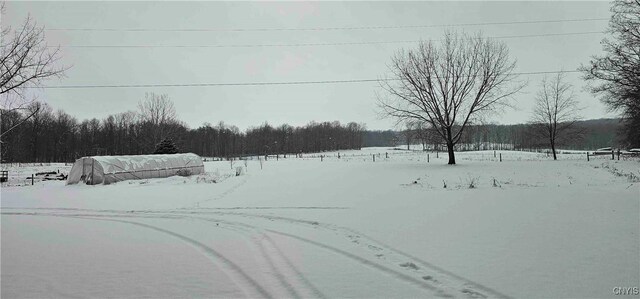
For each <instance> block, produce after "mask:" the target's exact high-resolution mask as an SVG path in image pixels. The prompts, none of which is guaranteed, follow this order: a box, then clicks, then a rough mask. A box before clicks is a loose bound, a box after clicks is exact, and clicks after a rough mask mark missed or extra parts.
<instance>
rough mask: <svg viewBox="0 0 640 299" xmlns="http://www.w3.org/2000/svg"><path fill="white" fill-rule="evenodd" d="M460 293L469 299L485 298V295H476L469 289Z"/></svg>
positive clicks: (476, 293)
mask: <svg viewBox="0 0 640 299" xmlns="http://www.w3.org/2000/svg"><path fill="white" fill-rule="evenodd" d="M461 291H462V293H464V294H467V296H469V297H470V298H487V296H486V295H484V294H482V293H478V292H476V291H474V290H471V289H462V290H461Z"/></svg>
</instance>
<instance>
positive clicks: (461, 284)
mask: <svg viewBox="0 0 640 299" xmlns="http://www.w3.org/2000/svg"><path fill="white" fill-rule="evenodd" d="M45 209H46V208H45ZM65 210H67V209H65ZM100 212H103V211H100ZM106 212H107V213H115V214H116V215H112V216H109V215H91V214H80V215H75V216H88V217H92V216H96V217H113V216H115V217H131V218H136V217H140V218H143V217H147V218H153V217H155V218H171V219H179V218H192V219H200V220H204V221H214V222H220V223H225V224H227V225H232V226H240V227H243V228H244V229H249V230H253V231H256V232H258V233H260V234H263V235H266V234H264V233H262V232H261V229H260V228H258V227H255V226H251V225H248V224H245V223H242V222H236V221H227V220H220V219H212V218H202V217H194V216H190V215H222V216H225V215H226V216H240V217H248V218H262V219H267V220H280V221H286V222H289V223H294V224H300V225H304V226H311V227H314V228H323V229H326V230H330V231H333V232H335V233H337V234H341V235H343V236H345V237H347V238H349V239H351V241H352V242H353V243H356V244H358V245H361V246H362V247H364V248H365V249H367V250H370V251H374V253H377V252H378V250H382V249H385V250H387V251H389V253H391V254H392V255H393V254H395V255H397V256H400V257H404V262H406V259H410V260H413V261H415V262H416V263H418V264H420V265H421V266H423V267H425V268H427V269H429V270H431V271H433V272H436V275H427V276H422V279H423V280H424V281H420V280H419V279H416V278H414V277H412V276H410V277H411V279H412V281H414V282H415V280H417V281H418V282H420V283H426V282H430V283H433V284H438V285H441V286H444V287H447V288H448V289H450V290H453V288H451V287H452V285H451V284H454V285H458V289H457V290H456V291H457V292H458V293H459V294H460V295H461V296H465V297H472V298H475V297H478V296H480V297H487V295H486V294H483V293H482V292H484V293H488V294H491V297H496V298H509V297H508V296H506V295H504V294H501V293H499V292H497V291H495V290H493V289H491V288H488V287H485V286H483V285H481V284H478V283H476V282H473V281H470V280H468V279H466V278H463V277H461V276H459V275H456V274H454V273H452V272H449V271H447V270H444V269H442V268H440V267H437V266H435V265H433V264H431V263H429V262H427V261H424V260H422V259H419V258H417V257H415V256H412V255H410V254H408V253H405V252H403V251H401V250H399V249H396V248H393V247H391V246H389V245H387V244H385V243H383V242H380V241H377V240H375V239H373V238H371V237H369V236H367V235H365V234H363V233H361V232H359V231H356V230H353V229H350V228H345V227H340V226H336V225H333V224H326V223H319V222H317V221H309V220H304V219H296V218H289V217H282V216H275V215H260V214H248V213H240V212H223V211H210V212H200V211H199V210H195V211H189V210H184V209H183V210H167V211H158V210H156V211H112V210H109V211H106ZM2 214H6V213H4V212H3V213H2ZM132 214H138V215H132ZM139 214H149V215H148V216H143V215H139ZM152 215H156V216H160V217H156V216H152ZM188 215H189V216H188ZM271 232H274V233H278V232H277V231H271ZM279 233H282V234H287V233H283V232H279ZM287 235H290V236H295V237H298V238H300V240H301V241H302V239H305V238H303V237H300V236H296V235H291V234H287ZM359 238H362V239H365V241H367V243H368V244H364V243H363V242H360V239H359ZM305 240H307V239H305ZM308 241H311V240H308ZM311 242H315V243H317V244H321V243H319V242H316V241H311ZM308 244H309V243H308ZM374 244H375V245H374ZM274 245H275V244H274ZM314 245H316V244H314ZM323 245H324V246H326V247H332V246H330V245H327V244H323ZM320 247H321V248H324V249H327V248H326V247H322V246H320ZM332 248H333V249H336V250H338V251H342V252H345V253H347V254H350V255H352V256H355V257H357V256H356V255H353V254H351V253H348V252H346V251H343V250H341V249H338V248H335V247H332ZM333 252H334V253H335V252H336V251H333ZM375 256H376V257H380V256H379V255H377V254H376V255H375ZM363 260H365V261H367V263H364V264H365V265H369V263H373V262H371V261H369V260H366V259H363ZM396 262H397V261H396ZM405 264H408V265H410V264H413V263H411V262H406V263H405ZM396 265H398V263H396ZM378 266H380V267H382V268H386V269H389V268H387V267H384V266H381V265H378ZM400 266H401V267H403V268H404V269H403V270H418V268H414V267H406V266H403V265H400ZM374 268H375V267H374ZM294 271H296V272H298V273H299V271H297V270H296V269H295V268H294ZM391 271H395V270H391ZM398 273H399V272H398ZM401 274H402V273H401ZM430 274H431V273H430ZM402 275H407V274H402ZM433 276H436V277H433ZM298 277H299V278H300V279H301V281H304V280H306V278H304V276H303V275H302V274H301V273H300V275H298ZM425 277H426V278H425ZM436 278H437V279H436ZM456 281H457V283H456ZM281 283H282V281H281ZM443 283H445V284H444V285H443ZM285 284H288V282H285ZM289 285H290V284H289ZM427 285H429V284H427ZM307 287H309V288H310V289H311V290H313V289H315V290H317V288H315V287H314V286H313V285H311V284H307ZM434 288H435V287H434ZM438 289H439V290H440V291H442V289H441V288H438ZM477 290H481V291H482V292H479V291H477ZM314 293H315V292H314ZM447 295H448V294H447Z"/></svg>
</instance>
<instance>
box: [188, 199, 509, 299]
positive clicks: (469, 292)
mask: <svg viewBox="0 0 640 299" xmlns="http://www.w3.org/2000/svg"><path fill="white" fill-rule="evenodd" d="M196 213H200V212H196ZM204 213H206V212H204ZM210 213H211V214H218V215H236V216H243V217H255V218H264V219H268V220H281V221H288V222H290V223H297V224H303V225H311V226H313V227H320V228H323V229H328V230H331V231H334V232H337V233H341V234H343V235H345V236H346V237H347V238H351V237H352V236H353V235H356V236H361V237H363V238H365V239H367V241H368V243H373V244H366V245H367V246H366V247H365V248H367V249H369V250H376V248H384V249H386V250H388V251H389V252H391V253H395V254H396V255H399V256H404V257H405V258H406V259H411V260H414V261H416V262H418V263H419V264H421V265H422V266H423V267H425V268H428V269H430V270H432V271H434V272H436V273H438V274H439V276H444V277H446V278H448V279H445V280H449V281H451V280H453V281H458V284H459V285H460V288H459V290H458V291H459V292H461V293H462V294H464V295H466V296H470V297H476V296H484V297H487V296H486V294H483V293H481V292H478V291H476V290H481V291H482V292H484V293H489V294H491V295H492V297H495V298H510V297H509V296H507V295H505V294H502V293H500V292H498V291H496V290H494V289H492V288H489V287H486V286H484V285H481V284H479V283H476V282H474V281H471V280H469V279H467V278H464V277H462V276H459V275H457V274H455V273H452V272H450V271H448V270H445V269H443V268H441V267H438V266H436V265H434V264H432V263H430V262H427V261H425V260H422V259H420V258H417V257H415V256H413V255H410V254H408V253H405V252H403V251H401V250H399V249H396V248H394V247H391V246H389V245H387V244H385V243H383V242H380V241H377V240H376V239H374V238H371V237H369V236H367V235H366V234H363V233H361V232H359V231H356V230H354V229H351V228H345V227H340V226H336V225H332V224H325V223H319V222H317V221H310V220H304V219H296V218H289V217H283V216H275V215H260V214H248V213H241V212H222V211H217V212H210ZM354 243H358V242H354ZM358 244H359V243H358ZM363 246H364V244H363ZM425 280H428V279H425ZM429 280H430V279H429Z"/></svg>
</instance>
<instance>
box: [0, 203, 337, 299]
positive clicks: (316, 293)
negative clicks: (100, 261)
mask: <svg viewBox="0 0 640 299" xmlns="http://www.w3.org/2000/svg"><path fill="white" fill-rule="evenodd" d="M35 210H62V211H64V212H78V211H80V212H84V211H91V210H88V209H67V208H55V209H47V208H35ZM94 212H95V210H94ZM99 212H105V211H104V210H101V211H99ZM106 212H107V213H110V214H107V215H104V214H102V215H100V214H77V213H76V214H59V213H37V212H2V215H18V216H51V217H66V218H76V219H90V220H103V221H114V222H123V223H128V224H134V225H139V226H144V227H146V228H150V227H149V225H147V224H142V223H137V222H131V221H125V220H117V219H113V218H136V219H173V220H180V219H194V220H201V221H206V222H207V223H209V224H213V223H215V224H216V227H220V226H219V225H217V224H218V223H222V224H226V225H228V226H229V227H225V226H221V227H220V228H222V229H227V230H231V231H234V232H237V233H241V234H245V235H246V234H247V233H258V234H260V236H261V237H262V238H263V239H264V240H267V242H269V243H271V246H272V247H273V249H272V250H275V251H276V254H277V256H278V258H279V259H281V260H283V261H284V263H285V264H286V265H287V267H288V268H289V269H290V271H287V272H293V273H295V275H294V277H297V278H298V279H299V280H300V281H301V282H302V283H303V284H304V285H305V286H306V287H307V288H308V289H307V290H302V291H303V292H304V293H309V294H310V295H312V296H313V297H315V298H326V296H325V295H324V294H323V293H322V292H321V291H320V290H318V288H317V287H315V286H314V285H313V284H312V283H311V282H310V281H309V280H308V279H307V278H306V277H305V276H304V274H302V273H301V272H300V271H299V270H298V269H297V268H296V267H295V266H294V265H293V263H292V262H291V261H290V260H289V259H288V258H287V257H286V255H285V254H284V253H283V252H282V251H281V250H280V249H279V248H278V247H277V246H276V245H275V243H274V242H273V240H272V239H271V238H270V237H269V236H268V235H266V234H265V233H264V232H262V231H260V230H259V228H257V227H254V226H250V225H247V224H244V223H240V222H229V221H226V220H220V219H212V218H202V217H189V216H183V215H132V214H131V212H126V211H119V212H114V211H112V210H109V211H106ZM96 217H100V219H97V218H96ZM158 229H160V230H162V232H164V233H166V232H165V231H164V229H161V228H158ZM156 230H157V229H156ZM173 236H174V237H176V236H175V235H173ZM178 238H180V237H178ZM246 238H247V239H250V240H251V241H252V243H253V244H254V245H256V246H257V247H258V248H259V249H260V253H261V255H262V258H263V259H264V260H265V261H267V263H268V265H269V267H270V268H271V270H272V271H273V273H274V275H275V276H276V278H277V279H278V282H279V283H280V284H281V285H282V287H283V288H284V289H285V290H286V291H287V292H288V293H289V296H287V297H291V298H305V297H311V296H309V295H307V296H302V295H301V294H300V293H299V291H297V290H296V288H295V287H294V286H293V284H292V283H291V282H290V281H288V280H287V278H286V277H287V275H286V274H284V273H283V272H285V271H282V270H281V269H280V268H278V267H277V266H276V261H274V257H273V255H270V254H269V253H268V252H267V249H266V248H265V246H264V244H262V243H261V242H260V240H257V239H255V238H252V237H246ZM180 239H182V238H180ZM182 240H183V241H184V239H182ZM190 240H192V241H195V240H193V239H190ZM195 242H197V241H195ZM200 244H201V243H200ZM196 247H198V248H200V249H202V248H201V247H199V246H196ZM205 252H206V251H205Z"/></svg>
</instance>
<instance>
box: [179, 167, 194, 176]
mask: <svg viewBox="0 0 640 299" xmlns="http://www.w3.org/2000/svg"><path fill="white" fill-rule="evenodd" d="M176 174H177V175H179V176H185V177H186V176H190V175H191V174H192V173H191V170H190V169H188V168H183V169H179V170H178V171H177V172H176Z"/></svg>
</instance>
